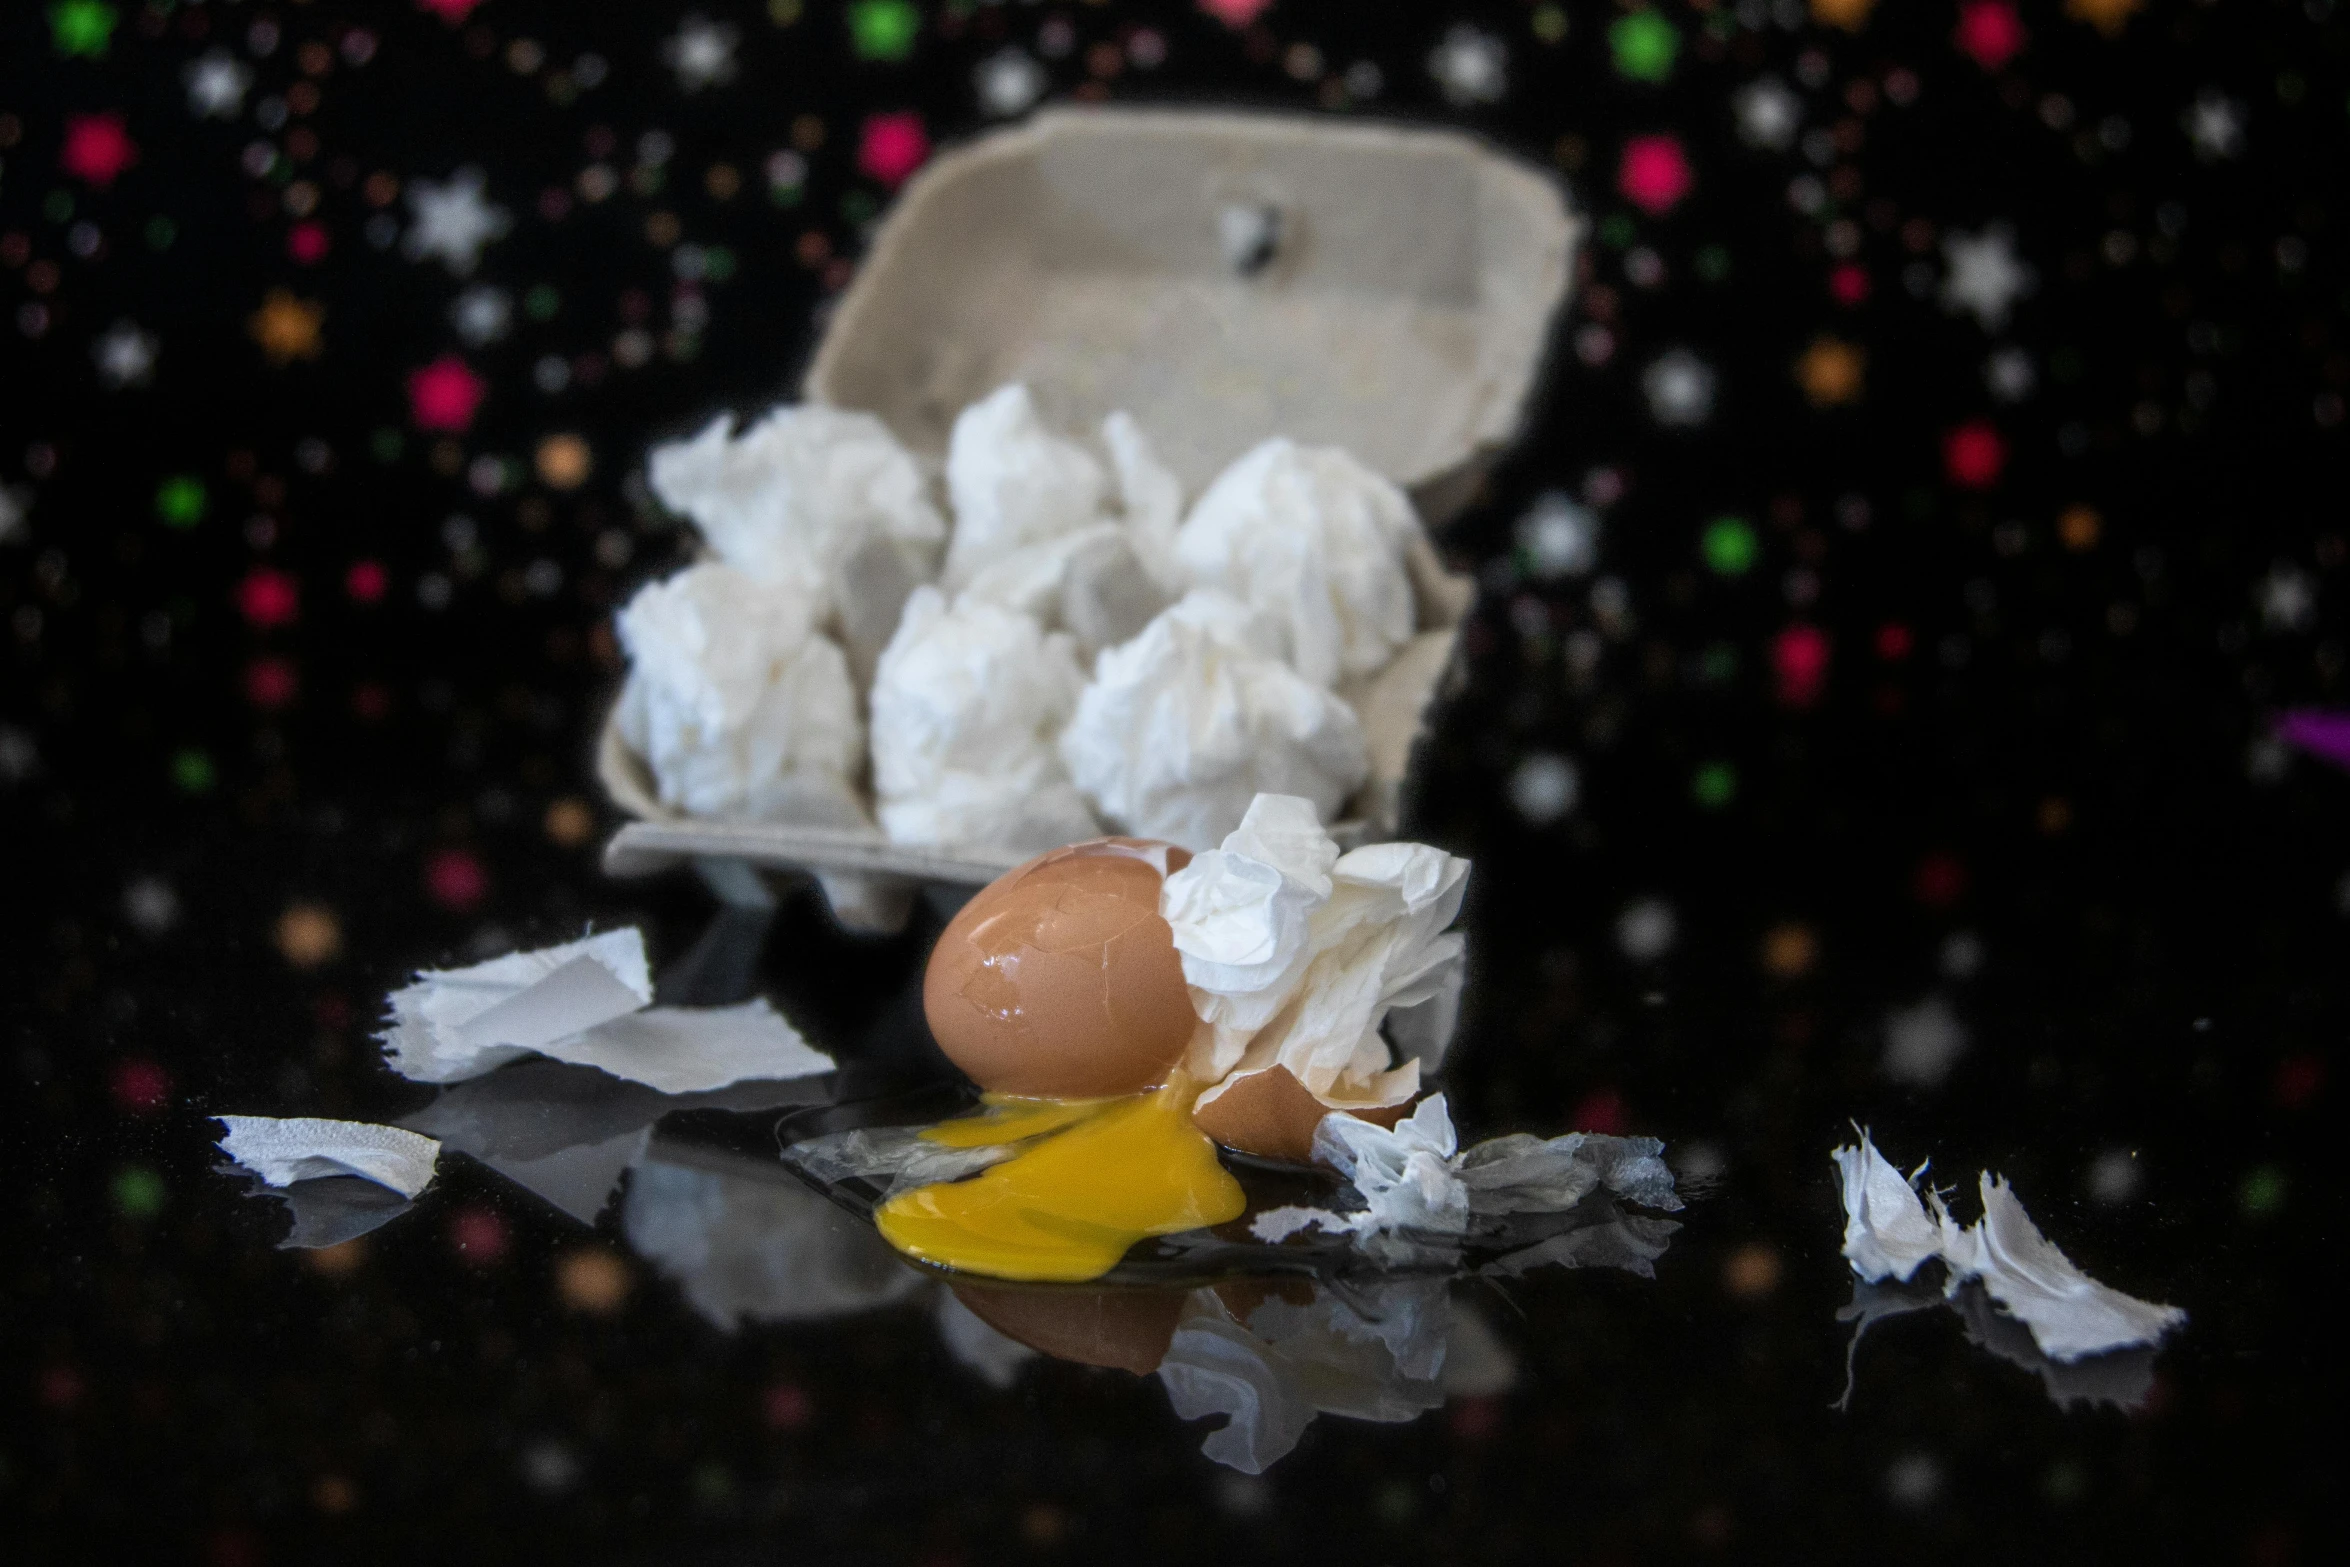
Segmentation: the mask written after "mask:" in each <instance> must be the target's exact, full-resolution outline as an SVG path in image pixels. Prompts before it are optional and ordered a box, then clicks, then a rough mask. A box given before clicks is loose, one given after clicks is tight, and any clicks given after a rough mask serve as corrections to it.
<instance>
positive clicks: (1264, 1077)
mask: <svg viewBox="0 0 2350 1567" xmlns="http://www.w3.org/2000/svg"><path fill="white" fill-rule="evenodd" d="M1339 1108H1341V1107H1340V1106H1336V1105H1326V1104H1324V1103H1323V1102H1322V1101H1321V1100H1319V1099H1316V1098H1315V1097H1314V1094H1313V1090H1311V1089H1309V1088H1307V1087H1306V1085H1305V1084H1303V1083H1301V1082H1299V1081H1298V1080H1297V1079H1296V1078H1295V1077H1293V1076H1292V1075H1290V1071H1289V1068H1287V1067H1285V1066H1273V1067H1267V1068H1266V1069H1265V1070H1264V1071H1262V1072H1250V1073H1248V1074H1246V1075H1245V1076H1241V1077H1235V1078H1233V1079H1231V1080H1230V1081H1229V1082H1227V1083H1226V1084H1225V1085H1224V1087H1223V1091H1222V1092H1221V1093H1218V1094H1217V1095H1216V1096H1215V1097H1214V1098H1212V1099H1204V1100H1202V1101H1201V1103H1200V1104H1199V1106H1198V1107H1197V1108H1196V1109H1194V1110H1193V1111H1192V1113H1191V1119H1192V1121H1193V1123H1194V1124H1195V1125H1197V1126H1198V1127H1199V1129H1200V1130H1201V1131H1203V1132H1205V1133H1207V1134H1208V1135H1209V1136H1210V1137H1213V1138H1214V1139H1215V1140H1216V1141H1217V1142H1219V1143H1222V1144H1223V1145H1224V1146H1225V1147H1227V1148H1235V1149H1238V1150H1239V1151H1240V1152H1242V1153H1251V1154H1256V1155H1258V1156H1260V1157H1262V1158H1266V1159H1287V1160H1290V1161H1291V1162H1293V1163H1296V1164H1307V1163H1310V1162H1312V1160H1313V1157H1314V1128H1315V1127H1317V1126H1319V1125H1321V1124H1322V1117H1324V1116H1326V1115H1328V1114H1330V1112H1331V1111H1333V1110H1335V1109H1339ZM1410 1109H1411V1104H1410V1102H1409V1101H1406V1102H1405V1103H1403V1104H1395V1105H1379V1106H1376V1107H1373V1108H1369V1109H1362V1110H1354V1109H1349V1110H1347V1111H1346V1113H1347V1114H1349V1115H1352V1116H1355V1117H1358V1118H1359V1119H1361V1120H1365V1121H1369V1122H1370V1123H1371V1124H1372V1125H1374V1126H1384V1127H1389V1128H1392V1127H1393V1126H1394V1125H1395V1123H1396V1122H1398V1121H1400V1120H1402V1119H1403V1117H1404V1114H1405V1112H1407V1111H1409V1110H1410Z"/></svg>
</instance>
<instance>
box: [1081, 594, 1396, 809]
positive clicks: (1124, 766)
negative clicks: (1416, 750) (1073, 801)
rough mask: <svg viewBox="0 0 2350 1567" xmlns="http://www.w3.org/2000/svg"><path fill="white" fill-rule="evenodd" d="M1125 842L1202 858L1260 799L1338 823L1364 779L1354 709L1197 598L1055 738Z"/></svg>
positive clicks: (1136, 646) (1163, 624)
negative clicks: (1293, 804)
mask: <svg viewBox="0 0 2350 1567" xmlns="http://www.w3.org/2000/svg"><path fill="white" fill-rule="evenodd" d="M1061 755H1062V757H1063V758H1064V760H1065V761H1066V762H1067V764H1068V768H1069V774H1070V776H1071V777H1072V778H1074V779H1075V780H1076V781H1077V785H1078V787H1079V788H1080V789H1082V790H1083V791H1084V793H1085V796H1086V798H1087V799H1089V800H1091V801H1092V802H1093V804H1094V805H1095V807H1096V808H1097V809H1098V810H1099V811H1100V812H1101V814H1102V815H1103V816H1104V817H1105V818H1106V819H1107V820H1109V821H1110V822H1111V823H1112V824H1113V825H1115V826H1116V827H1117V828H1118V829H1119V830H1120V831H1123V832H1131V833H1135V834H1138V835H1140V836H1143V837H1151V838H1164V839H1167V840H1168V841H1169V842H1172V843H1179V844H1182V845H1183V846H1184V847H1185V848H1188V849H1205V848H1207V847H1209V846H1210V845H1212V844H1214V843H1216V842H1217V841H1218V840H1219V839H1221V838H1222V837H1223V836H1224V835H1225V834H1226V833H1229V832H1231V831H1232V830H1233V829H1234V828H1235V827H1237V826H1238V825H1239V824H1240V819H1241V817H1242V815H1243V814H1245V813H1246V811H1247V810H1248V807H1249V802H1250V801H1252V800H1254V799H1255V798H1256V797H1257V796H1258V795H1259V794H1260V793H1265V794H1292V795H1302V796H1304V797H1305V798H1307V799H1308V800H1310V801H1311V802H1312V803H1313V806H1314V808H1315V809H1316V810H1318V811H1320V812H1322V813H1323V814H1324V815H1325V816H1335V815H1336V814H1337V812H1338V809H1339V807H1340V806H1341V805H1343V804H1344V803H1345V801H1346V800H1347V798H1348V797H1349V796H1351V795H1352V794H1353V793H1354V792H1355V790H1356V789H1357V788H1359V787H1360V786H1361V784H1362V782H1363V779H1364V778H1365V777H1366V776H1367V775H1368V773H1369V770H1370V762H1369V756H1368V752H1367V751H1366V749H1365V744H1364V739H1363V727H1362V723H1361V721H1360V720H1359V719H1358V718H1356V716H1355V713H1354V709H1352V708H1350V707H1348V706H1347V705H1346V704H1345V703H1344V702H1342V701H1340V700H1339V699H1338V698H1337V697H1335V696H1333V695H1331V694H1330V693H1329V692H1328V691H1326V690H1323V689H1322V688H1321V687H1319V686H1317V685H1314V684H1313V683H1312V682H1310V681H1307V680H1305V679H1303V678H1301V677H1300V676H1299V675H1298V673H1297V672H1296V671H1295V670H1293V669H1291V668H1289V667H1288V666H1287V665H1286V664H1284V663H1282V662H1281V660H1280V658H1279V657H1278V656H1277V655H1276V653H1275V651H1274V649H1273V647H1272V646H1271V645H1270V643H1269V642H1268V641H1267V639H1266V637H1265V632H1264V628H1263V622H1262V621H1261V620H1259V619H1257V618H1256V617H1253V616H1252V615H1251V614H1250V613H1249V611H1248V610H1247V609H1246V608H1245V607H1244V606H1243V605H1241V604H1240V603H1239V602H1238V601H1237V600H1235V599H1233V598H1231V597H1229V596H1227V595H1225V594H1222V593H1213V592H1195V593H1192V594H1189V595H1187V596H1186V597H1185V598H1184V599H1182V600H1181V601H1180V602H1178V603H1176V604H1175V605H1173V606H1171V607H1170V608H1168V609H1167V610H1166V611H1165V612H1163V613H1162V614H1160V615H1159V616H1158V617H1157V618H1156V619H1154V620H1153V621H1151V623H1150V624H1149V625H1148V626H1147V627H1145V628H1144V630H1143V632H1142V634H1141V635H1140V636H1138V637H1136V638H1134V639H1133V640H1132V641H1130V642H1128V643H1126V644H1125V645H1123V646H1121V647H1114V648H1111V649H1109V650H1108V651H1106V652H1104V653H1103V654H1102V655H1101V656H1100V657H1099V658H1098V659H1097V660H1096V661H1095V663H1094V671H1093V679H1092V680H1091V681H1090V682H1089V683H1088V684H1087V685H1086V687H1085V689H1084V691H1083V693H1082V694H1081V695H1080V696H1079V697H1078V699H1077V710H1076V713H1075V715H1074V716H1073V717H1072V718H1071V720H1070V723H1069V726H1068V728H1067V730H1065V731H1064V732H1063V734H1062V736H1061Z"/></svg>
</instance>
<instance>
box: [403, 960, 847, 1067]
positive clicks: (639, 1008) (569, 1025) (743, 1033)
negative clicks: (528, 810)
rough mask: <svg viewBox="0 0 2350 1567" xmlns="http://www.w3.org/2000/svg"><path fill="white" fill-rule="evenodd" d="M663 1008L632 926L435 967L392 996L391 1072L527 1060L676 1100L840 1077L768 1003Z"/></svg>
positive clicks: (828, 1059) (495, 1065) (830, 1062)
mask: <svg viewBox="0 0 2350 1567" xmlns="http://www.w3.org/2000/svg"><path fill="white" fill-rule="evenodd" d="M652 1000H653V982H652V977H651V975H650V973H649V972H648V970H647V968H646V966H645V939H644V936H643V934H642V933H641V932H639V931H638V930H637V929H636V928H635V927H633V926H631V927H629V928H627V929H624V930H609V931H606V932H604V933H603V934H602V935H600V936H589V937H587V938H586V939H584V940H581V941H573V942H567V943H565V944H564V945H562V946H559V947H543V948H541V949H539V950H538V951H536V952H509V953H507V954H506V955H505V956H504V957H502V958H492V959H490V961H488V962H487V963H477V964H475V965H474V966H473V967H471V968H464V969H446V970H435V969H427V970H425V971H424V972H422V973H420V974H418V975H417V976H416V979H415V982H414V983H412V984H410V985H407V986H404V987H402V988H401V989H399V990H396V991H394V992H393V993H392V996H391V1009H392V1015H391V1020H390V1025H389V1026H388V1027H387V1028H385V1029H384V1031H383V1032H382V1033H380V1034H378V1035H377V1036H376V1037H377V1038H378V1039H380V1040H382V1041H383V1045H384V1055H385V1057H386V1059H387V1060H389V1061H390V1063H391V1067H392V1070H393V1071H395V1072H397V1073H399V1074H400V1075H401V1076H402V1077H406V1078H412V1079H414V1080H415V1081H417V1082H420V1083H456V1082H462V1081H464V1080H465V1079H467V1078H472V1077H479V1076H481V1075H482V1074H483V1073H485V1072H489V1071H493V1070H495V1069H496V1068H498V1067H501V1066H503V1065H505V1064H506V1063H507V1062H509V1061H514V1060H519V1059H520V1058H521V1057H523V1056H528V1055H541V1056H546V1057H549V1058H551V1059H553V1060H556V1061H568V1062H570V1063H572V1064H573V1065H575V1066H592V1067H594V1068H596V1069H597V1070H598V1071H601V1072H605V1073H609V1074H610V1075H611V1076H613V1077H619V1078H625V1079H627V1080H628V1081H630V1082H633V1083H643V1084H646V1085H647V1086H648V1087H652V1088H657V1089H659V1090H660V1091H661V1092H663V1093H666V1094H683V1093H700V1092H703V1091H705V1090H708V1089H713V1088H724V1087H726V1086H727V1085H728V1084H730V1083H739V1082H744V1081H748V1080H751V1079H775V1080H788V1079H791V1078H801V1077H814V1076H817V1075H819V1074H822V1073H825V1072H829V1071H831V1070H832V1067H833V1063H832V1058H831V1057H830V1056H827V1055H825V1054H824V1053H823V1052H822V1051H819V1050H814V1049H811V1048H810V1047H809V1045H808V1043H807V1041H806V1040H804V1039H802V1038H801V1037H800V1033H799V1030H797V1029H795V1028H793V1027H792V1026H791V1024H790V1023H788V1022H786V1021H785V1020H784V1019H783V1018H782V1017H781V1016H779V1015H778V1014H777V1013H776V1012H775V1010H774V1009H773V1008H772V1007H770V1006H768V1004H767V1003H766V1002H765V1001H747V1002H744V1003H743V1004H742V1005H740V1006H732V1007H709V1008H701V1007H651V1003H652ZM648 1007H651V1010H650V1011H648V1010H646V1009H647V1008H648Z"/></svg>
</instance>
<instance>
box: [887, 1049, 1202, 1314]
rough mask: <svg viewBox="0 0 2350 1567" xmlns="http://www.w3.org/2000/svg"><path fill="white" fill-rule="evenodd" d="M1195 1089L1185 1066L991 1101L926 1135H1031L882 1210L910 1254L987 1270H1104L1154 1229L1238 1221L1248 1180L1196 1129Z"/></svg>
mask: <svg viewBox="0 0 2350 1567" xmlns="http://www.w3.org/2000/svg"><path fill="white" fill-rule="evenodd" d="M1198 1097H1199V1089H1198V1087H1197V1085H1195V1084H1193V1083H1191V1082H1189V1081H1187V1080H1186V1079H1184V1078H1183V1077H1182V1076H1181V1075H1180V1074H1178V1076H1177V1078H1176V1080H1175V1081H1174V1082H1171V1083H1169V1084H1168V1085H1167V1086H1166V1087H1164V1088H1159V1089H1154V1090H1152V1091H1151V1092H1149V1093H1147V1094H1132V1095H1128V1096H1126V1097H1124V1098H1119V1099H1092V1100H1070V1101H1060V1100H1033V1099H1031V1100H1002V1099H997V1100H993V1101H992V1102H991V1103H990V1104H989V1107H988V1109H987V1110H986V1111H985V1112H983V1113H982V1114H980V1115H978V1116H973V1117H970V1118H967V1119H964V1120H957V1121H948V1122H945V1123H944V1124H942V1125H939V1126H935V1127H932V1128H931V1129H930V1130H929V1131H927V1132H925V1133H924V1134H923V1135H924V1136H925V1137H927V1138H929V1139H931V1140H932V1141H935V1142H940V1143H945V1144H947V1145H949V1146H952V1147H958V1148H976V1147H985V1146H989V1145H992V1144H998V1143H1011V1142H1019V1141H1025V1140H1028V1139H1032V1138H1033V1139H1036V1143H1035V1146H1034V1147H1031V1148H1027V1149H1024V1150H1023V1151H1021V1152H1019V1153H1017V1154H1014V1155H1013V1156H1012V1157H1011V1158H1009V1159H1007V1160H1005V1161H1004V1162H1003V1163H1001V1164H998V1165H993V1166H991V1167H989V1168H988V1169H987V1170H985V1171H982V1172H981V1173H980V1174H978V1175H976V1176H973V1177H972V1178H971V1179H969V1180H965V1181H948V1182H942V1183H940V1184H938V1185H935V1186H924V1187H919V1188H917V1189H915V1190H913V1191H910V1192H901V1193H899V1194H898V1195H897V1196H895V1197H892V1198H891V1199H890V1200H889V1201H887V1202H885V1203H883V1204H882V1205H881V1209H880V1211H879V1212H878V1213H877V1214H876V1215H875V1216H874V1217H875V1222H876V1223H877V1224H878V1225H879V1227H880V1229H881V1233H882V1236H883V1237H884V1238H885V1239H887V1240H888V1242H889V1243H890V1244H891V1245H892V1246H895V1247H896V1248H897V1249H898V1250H900V1251H902V1252H904V1253H905V1254H906V1255H908V1256H909V1257H915V1258H918V1259H920V1260H921V1261H923V1262H928V1263H934V1264H936V1265H938V1266H940V1267H945V1268H954V1269H958V1270H960V1271H962V1272H966V1273H978V1274H985V1275H987V1276H989V1277H991V1278H998V1279H1019V1280H1033V1281H1053V1282H1060V1283H1075V1282H1078V1281H1081V1280H1086V1279H1098V1278H1100V1277H1101V1276H1102V1275H1103V1274H1105V1273H1107V1272H1109V1271H1110V1270H1111V1269H1112V1268H1114V1267H1116V1266H1117V1265H1118V1259H1119V1258H1121V1257H1123V1256H1125V1255H1126V1252H1127V1249H1128V1248H1129V1247H1131V1246H1133V1244H1134V1243H1135V1242H1136V1241H1139V1240H1141V1239H1143V1238H1144V1237H1145V1236H1151V1235H1174V1234H1178V1233H1180V1232H1182V1231H1184V1230H1195V1229H1199V1228H1201V1227H1203V1226H1205V1225H1211V1224H1222V1223H1224V1222H1225V1221H1226V1220H1229V1219H1236V1218H1238V1217H1239V1216H1240V1215H1241V1213H1242V1212H1243V1211H1244V1210H1246V1208H1247V1207H1248V1199H1247V1197H1246V1196H1245V1195H1243V1194H1242V1192H1241V1189H1240V1183H1239V1182H1238V1181H1236V1180H1234V1179H1233V1178H1232V1175H1231V1172H1229V1171H1227V1170H1226V1169H1225V1168H1224V1166H1223V1165H1222V1164H1220V1163H1219V1162H1217V1159H1216V1145H1215V1144H1214V1143H1213V1142H1212V1141H1211V1140H1210V1139H1209V1138H1208V1136H1207V1134H1206V1133H1204V1132H1202V1131H1200V1129H1199V1128H1198V1127H1197V1126H1196V1125H1194V1124H1193V1122H1192V1119H1191V1106H1192V1101H1193V1100H1195V1099H1196V1098H1198Z"/></svg>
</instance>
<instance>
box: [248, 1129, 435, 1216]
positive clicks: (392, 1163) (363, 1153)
mask: <svg viewBox="0 0 2350 1567" xmlns="http://www.w3.org/2000/svg"><path fill="white" fill-rule="evenodd" d="M213 1119H215V1120H217V1121H219V1122H220V1124H221V1125H223V1126H225V1127H227V1128H228V1135H226V1136H225V1137H223V1138H221V1139H220V1151H221V1152H222V1153H224V1154H227V1155H228V1156H229V1157H230V1158H231V1159H233V1160H235V1161H236V1162H237V1163H238V1164H239V1165H242V1166H243V1167H244V1168H246V1169H248V1170H250V1171H252V1172H253V1173H254V1174H255V1175H258V1176H260V1177H261V1179H262V1180H263V1181H265V1182H267V1183H268V1184H269V1185H271V1186H291V1185H293V1184H294V1183H295V1182H296V1181H309V1180H316V1179H318V1178H320V1177H321V1176H330V1175H356V1176H358V1177H359V1178H360V1179H361V1180H366V1181H373V1182H375V1184H376V1185H378V1186H387V1187H389V1188H391V1189H392V1190H393V1191H395V1192H398V1193H399V1194H400V1195H401V1196H403V1197H413V1196H415V1195H416V1194H417V1193H418V1192H420V1191H423V1190H424V1188H425V1187H426V1186H427V1185H429V1184H430V1183H431V1181H432V1170H433V1164H434V1162H435V1161H437V1160H438V1159H439V1158H440V1156H441V1145H440V1144H439V1143H437V1142H435V1141H433V1140H432V1139H431V1138H429V1137H425V1136H421V1135H419V1134H418V1133H415V1132H404V1131H402V1130H401V1129H400V1128H398V1127H396V1126H376V1125H373V1124H371V1123H369V1122H365V1121H324V1120H316V1119H313V1118H310V1117H307V1116H298V1117H294V1118H291V1119H285V1120H281V1119H279V1118H278V1117H276V1116H267V1115H223V1116H215V1117H214V1118H213Z"/></svg>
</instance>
